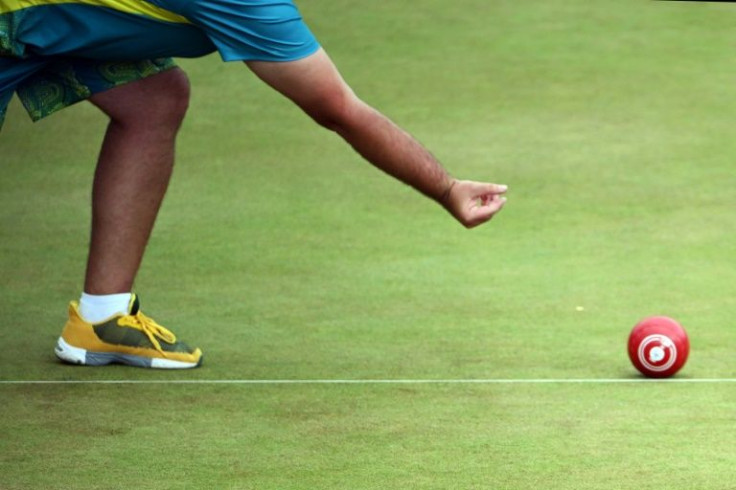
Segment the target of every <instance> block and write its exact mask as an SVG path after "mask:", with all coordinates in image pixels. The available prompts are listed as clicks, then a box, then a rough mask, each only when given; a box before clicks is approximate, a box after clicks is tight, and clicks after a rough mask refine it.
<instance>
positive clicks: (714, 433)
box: [0, 0, 736, 490]
mask: <svg viewBox="0 0 736 490" xmlns="http://www.w3.org/2000/svg"><path fill="white" fill-rule="evenodd" d="M300 7H301V9H302V12H303V14H304V16H305V17H306V18H307V20H308V21H309V23H310V25H311V26H312V28H313V30H314V31H315V32H316V34H317V35H318V37H319V38H320V40H321V41H322V43H323V44H324V46H325V47H326V48H327V50H328V52H329V53H330V54H331V56H332V57H333V58H334V59H335V61H336V62H337V64H338V65H339V66H340V67H341V70H342V72H343V75H344V76H345V78H346V79H347V80H348V81H349V82H350V83H351V84H352V85H353V86H354V88H355V89H356V91H357V92H358V94H359V95H361V96H362V97H363V98H364V99H366V100H367V101H368V102H370V103H372V104H373V105H375V106H377V107H378V108H379V109H381V110H382V111H384V112H385V113H387V114H388V115H389V116H391V117H392V118H393V119H395V120H396V121H397V122H399V123H400V124H401V125H402V126H404V127H406V128H407V129H409V130H410V131H411V132H412V133H414V134H415V135H416V136H417V137H418V138H419V139H420V140H421V141H423V142H424V143H426V144H427V146H429V147H430V148H431V149H432V151H433V152H435V154H436V155H437V156H438V157H439V158H440V159H441V160H442V161H443V162H445V164H446V166H447V167H448V168H449V169H450V170H451V171H452V172H453V173H455V174H456V175H458V176H461V177H467V178H474V179H481V180H493V181H496V182H500V183H506V184H508V185H509V186H510V188H511V190H510V192H509V202H508V204H507V207H506V209H505V210H504V211H503V213H502V214H500V215H499V216H498V217H497V218H496V219H494V221H493V223H491V224H490V225H487V226H484V227H482V228H479V229H476V230H472V231H466V230H464V229H462V227H460V226H459V225H457V224H455V223H454V222H452V220H451V219H450V218H449V217H448V216H447V215H446V213H444V211H442V210H441V209H440V208H438V207H437V206H435V205H433V204H432V203H430V202H428V201H426V200H425V199H423V198H422V197H420V196H418V195H417V194H416V193H415V192H413V191H411V190H410V189H407V188H405V187H404V186H402V185H400V184H397V183H396V182H394V181H391V180H389V179H387V178H385V177H384V176H382V175H381V174H380V173H379V172H377V171H376V170H374V169H373V168H371V167H370V166H369V165H366V164H365V163H363V162H361V161H360V159H359V158H358V157H357V156H355V155H354V154H353V153H352V151H351V150H350V149H349V148H348V147H346V146H345V145H344V144H343V143H342V142H341V141H339V139H338V138H337V137H335V136H334V135H332V134H329V133H328V132H326V131H324V130H321V129H319V128H317V127H316V126H315V125H314V124H313V123H312V122H311V121H310V120H309V119H308V118H307V117H305V116H304V115H303V114H301V113H300V112H299V111H298V109H296V108H294V107H293V106H292V105H291V104H290V103H288V102H287V101H285V100H283V99H282V98H281V97H280V96H278V95H277V94H275V93H272V92H271V91H270V90H269V89H268V88H266V87H265V86H263V85H262V84H261V83H260V82H258V81H257V80H256V79H255V78H254V77H253V76H251V75H250V74H249V73H248V72H247V71H246V70H245V69H243V67H242V66H240V65H239V64H227V65H226V64H223V63H221V62H220V61H219V59H217V57H216V56H212V57H209V58H205V59H201V60H187V61H183V62H182V66H184V67H185V68H186V69H187V71H188V73H189V74H190V78H191V80H192V84H193V87H194V92H193V101H192V105H191V108H190V113H189V117H188V119H187V121H186V123H185V126H184V128H183V130H182V134H181V136H180V140H179V146H178V161H177V169H176V171H175V175H174V179H173V182H172V184H171V188H170V192H169V195H168V196H167V199H166V202H165V204H164V207H163V209H162V212H161V215H160V217H159V221H158V223H157V227H156V230H155V231H154V236H153V238H152V241H151V243H150V246H149V250H148V252H147V256H146V259H145V261H144V264H143V268H142V270H141V273H140V276H139V278H138V281H137V285H136V289H137V291H138V293H139V294H140V295H141V297H142V300H143V305H144V309H145V311H147V312H148V313H149V314H150V315H152V316H154V317H155V318H156V319H157V320H159V321H160V322H161V323H163V324H164V325H167V326H169V327H171V328H172V329H174V330H175V331H176V332H177V333H178V334H179V335H180V336H181V337H183V338H184V339H186V340H188V341H190V342H191V343H193V344H197V345H200V346H201V347H202V348H203V350H204V351H205V355H206V360H205V365H204V366H203V367H202V368H201V369H198V370H196V371H191V372H185V373H182V372H176V373H170V372H151V371H144V370H137V369H131V368H125V367H119V366H114V367H110V368H104V369H85V368H82V369H80V368H76V367H70V366H64V365H60V364H58V363H57V362H56V360H55V358H54V356H53V351H52V349H53V345H54V342H55V339H56V337H57V336H58V334H59V332H60V329H61V326H62V325H63V322H64V321H65V305H66V303H67V302H68V301H69V300H70V299H73V298H75V297H76V296H77V295H78V294H79V290H80V288H81V283H82V274H83V267H84V261H85V256H86V244H87V241H88V223H89V209H88V201H89V188H90V184H91V178H92V170H93V167H94V160H95V156H96V153H97V149H98V146H99V142H100V140H101V137H102V132H103V130H104V119H103V118H102V117H101V116H100V115H99V114H98V113H97V112H96V111H95V110H94V109H93V108H92V107H91V106H89V105H88V104H80V105H78V106H75V107H74V108H70V109H67V110H65V111H63V112H62V113H59V114H57V115H54V116H53V117H51V118H49V119H47V120H44V121H42V122H40V123H37V124H35V125H32V124H31V123H29V122H28V121H27V118H26V117H25V115H24V113H23V111H22V109H21V107H20V105H19V104H17V103H14V104H13V105H12V107H11V110H10V112H9V114H8V118H7V121H6V123H5V127H4V129H3V133H2V136H1V137H0V155H2V157H1V161H2V163H0V271H2V273H3V279H4V280H3V281H2V283H0V295H1V296H2V300H0V322H1V323H2V325H3V327H2V328H0V342H1V343H2V346H3V348H2V352H1V353H0V379H1V380H77V381H84V380H90V381H94V380H121V379H130V380H143V381H146V380H180V379H185V380H207V379H468V378H476V379H480V378H494V379H495V378H510V379H536V378H544V379H557V378H561V379H573V378H575V379H577V378H579V379H595V378H601V379H603V378H623V379H627V378H631V379H633V380H636V379H638V376H637V375H636V373H635V371H634V369H633V367H631V365H630V363H629V361H628V359H627V357H626V353H625V342H626V337H627V335H628V332H629V330H630V328H631V327H632V326H633V325H634V324H635V323H636V322H637V321H638V320H639V319H641V318H642V317H645V316H649V315H655V314H665V315H669V316H672V317H674V318H677V319H678V320H679V321H681V322H682V323H683V324H684V325H685V327H686V328H687V330H688V332H689V334H690V338H691V346H692V352H691V357H690V359H689V361H688V363H687V365H686V366H685V368H684V369H683V371H682V372H681V373H680V374H678V378H679V379H682V380H687V379H698V378H733V377H734V376H735V375H736V370H735V369H734V364H733V346H734V345H735V344H736V333H735V332H734V329H733V328H732V318H733V316H734V313H735V312H736V268H734V257H736V245H734V239H733V238H734V235H733V230H734V229H735V227H736V215H734V213H733V203H734V192H733V189H734V188H735V187H736V174H734V172H733V161H734V158H736V140H735V139H734V138H733V127H734V125H733V119H734V117H736V85H734V83H733V82H734V80H736V64H735V63H734V62H733V56H732V44H733V28H732V25H733V20H734V18H736V6H734V5H728V4H717V3H686V2H645V1H633V0H625V1H619V2H610V1H598V0H594V1H582V0H574V1H570V0H565V1H563V0H528V1H525V2H512V1H494V2H482V1H480V0H462V1H459V2H449V3H448V2H440V1H439V0H428V1H425V2H421V3H419V4H417V3H411V2H410V3H402V2H374V3H365V2H357V1H353V0H341V1H340V2H316V1H313V0H303V1H301V2H300ZM579 306H582V307H584V310H583V311H578V309H577V307H579ZM0 400H1V401H0V407H2V408H3V422H0V488H1V489H36V488H38V489H55V488H59V489H62V488H64V489H66V488H74V489H92V488H100V489H109V488H115V489H117V488H130V487H137V488H151V489H164V488H192V489H194V488H233V489H235V488H237V489H240V488H253V489H287V488H299V489H307V488H308V489H316V488H319V489H327V488H341V489H343V488H355V489H362V488H437V489H447V488H459V489H471V488H493V489H536V488H548V489H582V488H584V489H655V488H663V487H664V488H667V489H668V490H669V489H688V490H691V489H704V490H705V489H707V490H715V489H724V490H725V489H732V488H734V486H733V481H734V479H735V477H736V470H734V468H736V453H734V451H733V441H734V439H735V437H736V430H735V429H734V425H733V423H732V420H733V404H734V402H736V395H735V392H734V390H733V388H732V385H731V384H701V383H666V382H665V383H624V384H532V385H528V384H513V385H499V384H487V385H460V384H447V385H442V384H440V385H423V384H420V385H227V384H225V385H212V384H198V385H35V384H34V385H30V384H21V385H8V384H4V385H0Z"/></svg>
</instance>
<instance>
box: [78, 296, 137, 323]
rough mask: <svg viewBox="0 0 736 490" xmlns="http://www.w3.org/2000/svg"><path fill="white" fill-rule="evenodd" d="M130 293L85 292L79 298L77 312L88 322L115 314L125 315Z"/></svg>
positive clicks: (95, 321) (105, 318) (97, 320)
mask: <svg viewBox="0 0 736 490" xmlns="http://www.w3.org/2000/svg"><path fill="white" fill-rule="evenodd" d="M131 297H132V294H131V293H120V294H103V295H96V294H87V293H82V297H81V298H80V299H79V314H80V315H81V316H82V318H83V319H84V320H85V321H87V322H89V323H99V322H101V321H103V320H107V319H108V318H111V317H113V316H115V315H125V314H127V313H128V311H129V308H130V300H131Z"/></svg>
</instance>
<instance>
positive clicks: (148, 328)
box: [118, 311, 176, 355]
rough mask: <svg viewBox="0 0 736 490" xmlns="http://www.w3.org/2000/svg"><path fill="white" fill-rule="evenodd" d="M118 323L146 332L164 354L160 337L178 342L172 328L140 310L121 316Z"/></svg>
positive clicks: (167, 341) (168, 341)
mask: <svg viewBox="0 0 736 490" xmlns="http://www.w3.org/2000/svg"><path fill="white" fill-rule="evenodd" d="M118 325H121V326H125V327H130V328H135V329H136V330H140V331H141V332H143V333H144V334H146V337H148V340H150V341H151V343H152V344H153V346H154V347H155V348H156V350H157V351H159V352H160V353H161V354H164V355H166V353H165V352H164V351H163V349H161V344H160V343H159V341H158V339H161V340H163V341H164V342H166V343H167V344H173V343H174V342H176V336H175V335H174V334H173V333H172V332H171V331H170V330H168V329H166V328H165V327H162V326H161V325H159V324H158V323H156V322H155V321H154V320H153V318H150V317H147V316H146V315H144V314H143V313H141V312H140V311H139V312H138V313H136V314H135V315H126V316H124V317H121V318H120V319H119V320H118Z"/></svg>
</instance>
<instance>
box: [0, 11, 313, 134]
mask: <svg viewBox="0 0 736 490" xmlns="http://www.w3.org/2000/svg"><path fill="white" fill-rule="evenodd" d="M318 48H319V44H318V43H317V40H316V39H315V38H314V36H313V35H312V33H311V32H310V31H309V29H308V27H307V26H306V25H305V24H304V22H303V20H302V18H301V15H300V14H299V11H298V9H297V7H296V6H295V5H294V3H293V2H292V1H290V0H283V1H278V0H148V1H144V0H76V1H72V2H68V3H58V1H56V0H0V125H1V124H2V120H3V117H4V114H5V111H6V108H7V104H8V102H9V100H10V98H11V97H12V95H13V93H18V95H19V97H20V98H21V100H22V102H23V103H24V105H25V106H26V108H27V109H28V111H29V113H30V114H31V117H32V118H34V119H39V118H41V117H44V116H46V115H48V114H50V113H52V112H54V111H56V110H58V109H61V108H63V107H66V106H68V105H70V104H72V103H74V102H77V101H79V100H82V99H84V98H87V97H89V96H90V95H92V94H94V93H97V92H100V91H102V90H106V89H108V88H111V87H114V86H117V85H120V84H122V83H127V82H130V81H133V80H137V79H140V78H144V77H146V76H149V75H152V74H155V73H159V72H161V71H162V70H165V69H168V68H170V67H172V66H174V65H173V62H171V60H170V59H168V58H171V57H199V56H204V55H206V54H209V53H212V52H214V51H218V52H219V53H220V56H221V57H222V59H223V60H225V61H246V60H259V61H292V60H296V59H300V58H304V57H306V56H308V55H310V54H312V53H314V52H315V51H317V49H318ZM46 99H49V100H46Z"/></svg>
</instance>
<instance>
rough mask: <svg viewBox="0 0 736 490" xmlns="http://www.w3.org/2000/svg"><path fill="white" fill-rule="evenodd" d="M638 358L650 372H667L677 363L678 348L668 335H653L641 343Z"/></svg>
mask: <svg viewBox="0 0 736 490" xmlns="http://www.w3.org/2000/svg"><path fill="white" fill-rule="evenodd" d="M637 356H638V357H639V362H641V363H642V365H643V366H644V367H645V368H647V369H649V370H650V371H654V372H661V371H666V370H668V369H669V368H671V367H672V365H673V364H674V363H675V362H676V361H677V346H676V345H675V343H674V342H673V341H672V339H670V338H669V337H667V336H666V335H661V334H653V335H649V336H648V337H645V338H644V340H642V341H641V342H640V343H639V348H638V350H637Z"/></svg>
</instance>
